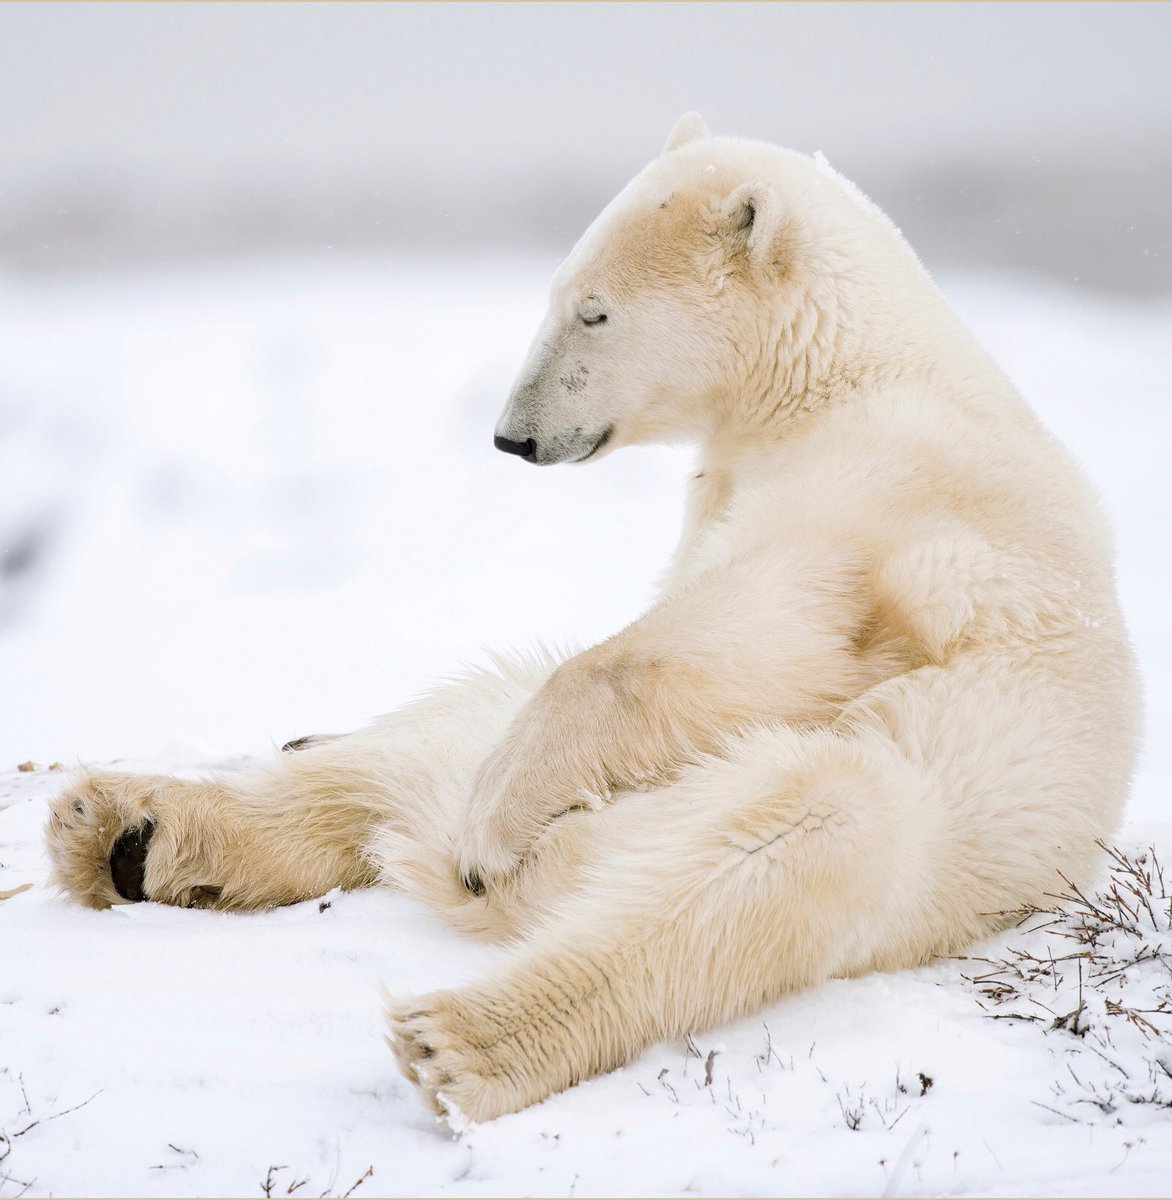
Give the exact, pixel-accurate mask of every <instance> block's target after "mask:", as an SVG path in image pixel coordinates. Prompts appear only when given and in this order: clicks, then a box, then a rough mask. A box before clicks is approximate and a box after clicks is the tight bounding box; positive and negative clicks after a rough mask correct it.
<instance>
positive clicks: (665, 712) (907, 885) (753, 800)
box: [48, 115, 1139, 1120]
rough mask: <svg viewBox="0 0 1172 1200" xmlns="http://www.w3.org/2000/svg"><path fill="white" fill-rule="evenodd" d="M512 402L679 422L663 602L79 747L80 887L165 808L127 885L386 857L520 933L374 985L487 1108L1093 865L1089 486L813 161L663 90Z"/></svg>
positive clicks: (537, 414) (943, 942) (629, 439)
mask: <svg viewBox="0 0 1172 1200" xmlns="http://www.w3.org/2000/svg"><path fill="white" fill-rule="evenodd" d="M602 315H605V321H603V320H600V316H602ZM498 432H499V433H500V434H501V435H502V436H503V437H505V438H507V439H509V440H511V441H513V442H517V443H524V442H525V440H526V439H532V441H533V445H534V452H533V454H534V457H535V458H536V459H537V461H539V462H553V461H566V460H570V459H581V458H584V457H592V456H597V455H600V454H602V453H609V452H610V451H611V450H613V449H614V448H615V447H618V446H623V445H631V444H636V443H640V442H648V441H654V440H663V439H692V440H695V441H697V442H698V443H699V445H700V447H701V455H700V465H699V470H698V471H697V475H696V478H695V480H694V481H693V484H692V489H691V495H690V497H689V503H688V513H687V518H686V521H685V529H684V534H683V537H682V539H681V542H680V546H679V548H678V550H677V553H676V556H675V559H674V562H673V564H672V567H671V570H670V572H669V573H668V575H667V578H666V580H665V582H664V584H663V588H662V592H661V594H660V597H659V599H658V600H657V601H656V603H655V604H654V605H653V606H652V608H651V609H650V610H649V611H648V612H647V613H646V614H645V615H644V616H643V617H641V618H640V619H639V620H637V621H636V622H634V623H633V624H632V625H630V626H629V627H628V628H626V629H624V630H622V631H621V632H619V633H617V634H615V635H614V636H613V637H612V638H610V639H609V640H607V641H606V642H603V643H602V644H601V645H599V646H596V647H594V648H592V649H589V650H587V651H585V652H584V653H582V654H578V655H576V656H573V657H571V658H568V659H567V660H565V661H564V662H561V663H557V662H555V661H553V660H548V661H544V660H543V661H533V662H506V661H503V660H502V661H501V662H500V663H499V664H498V670H496V671H491V672H484V673H480V674H477V675H475V676H473V677H471V678H470V679H468V680H467V681H465V682H463V683H461V684H457V685H452V686H449V687H447V688H444V689H441V690H439V691H437V692H436V693H435V694H434V695H432V696H431V697H429V698H428V699H426V700H424V701H421V702H420V703H419V704H416V705H413V706H411V707H410V708H407V709H404V710H402V711H400V712H398V713H395V714H392V715H391V716H389V717H386V718H384V719H383V720H382V721H381V722H379V723H378V724H376V725H375V726H373V727H372V728H371V729H368V730H365V731H363V732H361V733H359V734H354V735H351V736H349V737H345V738H340V739H336V740H333V741H329V742H324V743H322V744H320V745H315V746H313V747H311V748H310V749H308V750H305V751H303V752H300V753H296V754H290V755H285V756H283V757H282V758H281V759H279V760H278V761H277V762H275V763H273V764H271V765H268V766H265V767H261V768H257V769H254V770H252V771H248V772H245V773H243V774H242V775H239V776H231V777H223V778H218V779H215V780H211V781H207V782H203V783H184V782H180V781H176V780H169V779H162V778H145V777H143V778H140V777H134V776H126V775H112V774H101V775H97V774H93V775H87V776H84V777H83V778H81V779H80V780H79V781H78V782H77V783H76V784H75V785H74V787H73V788H72V789H71V790H70V791H69V792H68V793H67V794H66V795H65V796H63V797H62V798H61V800H60V801H58V803H57V804H56V805H55V807H54V811H53V814H52V818H51V821H50V825H49V830H48V841H49V849H50V853H51V856H52V859H53V863H54V869H55V872H56V878H57V880H58V882H59V883H60V884H61V885H62V886H63V887H64V888H65V889H67V890H68V891H69V892H71V893H72V894H73V895H75V896H76V897H78V898H79V899H80V900H82V901H84V902H86V903H89V904H92V905H95V906H99V907H100V906H104V905H107V904H110V903H116V902H118V901H119V897H118V896H117V894H116V893H115V892H114V890H113V887H112V885H111V882H110V873H109V868H108V866H107V861H108V859H109V855H110V850H111V847H112V846H113V843H114V841H115V839H116V838H117V837H118V836H119V834H120V833H121V832H123V831H124V830H126V829H130V828H135V827H136V826H138V825H141V824H142V822H144V821H145V820H147V819H150V820H153V821H154V822H155V823H156V833H155V836H154V840H153V841H152V843H151V846H150V851H149V854H148V857H147V867H146V878H145V887H146V891H147V892H148V894H149V895H150V896H151V898H152V899H156V900H162V901H165V902H168V903H179V904H193V903H195V904H208V905H211V906H214V907H219V908H226V909H228V908H232V909H247V908H257V907H262V906H266V905H272V904H281V903H287V902H290V901H294V900H298V899H302V898H304V897H306V896H311V895H315V894H319V893H320V892H322V891H324V890H326V889H327V888H330V887H333V886H343V887H357V886H362V885H364V884H368V883H371V882H373V881H375V880H380V881H383V882H386V883H388V884H390V885H392V886H396V887H399V888H401V889H403V890H405V891H407V892H409V893H411V894H413V895H416V896H418V897H419V898H420V899H422V900H423V901H425V902H426V903H428V904H430V905H431V906H433V907H434V908H436V909H437V910H438V911H440V912H441V913H443V914H444V915H446V916H447V917H448V918H449V919H450V920H451V921H452V922H453V923H455V924H456V925H457V926H459V927H461V928H463V929H465V930H468V931H469V932H473V933H476V934H479V935H482V936H486V937H492V938H498V939H513V940H514V942H515V948H514V951H513V952H512V955H511V958H510V962H509V965H508V966H507V967H506V968H504V969H502V970H501V971H499V972H498V973H497V974H496V975H495V976H494V977H493V978H491V979H489V980H486V981H484V982H483V983H481V984H478V985H476V986H469V987H465V988H461V989H458V990H455V991H450V992H441V993H437V994H434V995H430V996H424V997H421V998H418V999H414V1000H410V1001H406V1000H396V1001H391V1002H389V1020H390V1038H389V1040H390V1041H391V1044H392V1048H393V1050H394V1052H395V1054H396V1056H397V1057H398V1059H399V1062H400V1064H401V1066H402V1068H403V1070H404V1071H405V1072H406V1073H407V1075H408V1076H409V1077H410V1078H412V1079H414V1080H415V1081H417V1082H418V1083H419V1085H420V1087H421V1088H422V1089H423V1091H424V1093H425V1094H426V1096H427V1097H428V1098H429V1099H430V1101H431V1103H432V1104H433V1105H434V1106H435V1107H436V1109H437V1110H438V1111H441V1112H456V1111H458V1112H460V1113H462V1114H464V1115H465V1116H467V1117H469V1118H472V1119H475V1120H481V1119H487V1118H491V1117H494V1116H497V1115H499V1114H501V1113H505V1112H509V1111H512V1110H515V1109H517V1108H519V1107H521V1106H523V1105H526V1104H530V1103H533V1102H535V1101H537V1100H540V1099H542V1098H543V1097H545V1096H547V1095H548V1094H549V1093H551V1092H553V1091H556V1090H558V1089H560V1088H564V1087H567V1086H569V1085H571V1084H573V1083H574V1082H575V1081H577V1080H579V1079H582V1078H583V1077H585V1076H587V1075H589V1074H591V1073H593V1072H597V1071H602V1070H606V1069H608V1068H612V1067H615V1066H617V1065H619V1064H621V1063H623V1062H625V1061H627V1060H628V1059H629V1058H630V1057H631V1056H632V1055H633V1054H635V1053H637V1052H638V1051H639V1049H640V1048H641V1047H643V1046H645V1045H647V1044H649V1043H650V1042H652V1041H654V1040H657V1039H660V1038H664V1037H669V1036H673V1035H677V1034H681V1033H683V1032H684V1031H687V1030H691V1029H698V1028H702V1027H703V1026H706V1025H710V1024H712V1023H714V1022H718V1021H722V1020H726V1019H728V1018H730V1017H733V1016H736V1015H738V1014H741V1013H745V1012H748V1011H751V1010H752V1009H753V1008H754V1007H756V1006H759V1005H761V1004H763V1003H766V1002H767V1001H769V1000H771V999H774V998H776V997H778V996H780V995H782V994H783V993H785V992H786V991H788V990H791V989H794V988H798V987H803V986H808V985H810V984H813V983H816V982H818V981H819V980H822V979H825V978H827V977H830V976H835V975H850V974H855V973H858V972H862V971H867V970H873V969H896V968H900V967H906V966H911V965H913V964H916V963H920V962H923V961H924V960H925V959H927V958H929V957H930V956H932V955H935V954H946V953H949V952H952V951H955V950H958V949H960V948H961V947H963V946H964V945H965V944H966V943H968V942H969V941H971V940H972V939H973V938H975V937H978V936H980V935H981V934H983V933H985V932H987V931H989V930H990V929H992V928H994V927H995V926H996V924H997V923H998V920H999V918H998V916H997V914H998V913H999V912H1002V911H1004V910H1006V909H1010V908H1013V907H1016V906H1019V905H1021V904H1023V903H1027V902H1030V901H1037V900H1040V899H1041V897H1042V895H1043V893H1044V892H1046V891H1048V890H1053V888H1054V887H1055V885H1056V883H1057V882H1058V875H1057V872H1059V871H1061V872H1063V873H1064V874H1065V875H1067V876H1068V877H1069V878H1071V879H1073V880H1075V881H1079V882H1084V883H1085V882H1087V881H1088V880H1089V879H1090V877H1091V876H1092V874H1093V872H1094V871H1095V869H1096V866H1097V863H1098V855H1097V852H1096V847H1095V842H1096V839H1099V838H1107V837H1110V836H1111V834H1112V832H1113V830H1114V829H1115V828H1116V824H1117V822H1118V819H1119V816H1120V812H1121V808H1122V804H1123V801H1124V797H1125V793H1126V788H1127V782H1128V778H1129V773H1130V771H1131V767H1132V760H1133V755H1134V746H1135V739H1136V726H1137V709H1138V695H1139V686H1138V682H1137V678H1136V673H1135V670H1134V667H1133V664H1132V658H1131V653H1130V649H1129V646H1128V641H1127V636H1126V632H1125V630H1124V627H1123V623H1122V620H1121V617H1120V613H1119V609H1118V605H1117V601H1116V597H1115V591H1114V584H1113V578H1112V553H1111V546H1110V540H1109V536H1108V533H1107V531H1106V530H1105V528H1104V525H1103V521H1102V517H1101V514H1100V511H1099V509H1098V506H1097V503H1096V499H1095V497H1094V495H1093V494H1092V493H1091V491H1090V489H1089V488H1088V486H1087V484H1086V482H1085V481H1084V480H1083V478H1082V477H1081V475H1080V473H1079V471H1078V470H1077V469H1076V468H1075V466H1074V465H1073V464H1072V463H1071V461H1070V460H1069V459H1068V457H1067V456H1066V454H1065V453H1064V451H1063V450H1062V449H1061V447H1059V446H1058V445H1057V444H1056V443H1055V442H1054V441H1053V440H1052V439H1051V437H1050V436H1049V435H1048V434H1047V433H1046V431H1045V430H1044V429H1042V428H1041V427H1040V426H1039V424H1038V423H1037V421H1036V420H1035V418H1034V417H1033V415H1032V414H1031V412H1030V411H1029V409H1028V408H1027V407H1026V406H1025V404H1024V403H1023V402H1022V400H1021V399H1020V398H1019V396H1018V395H1017V393H1016V392H1015V391H1014V389H1013V387H1012V386H1011V385H1010V383H1009V382H1008V381H1007V380H1006V378H1005V377H1004V376H1003V375H1002V373H1001V372H1000V371H999V370H998V369H997V367H996V366H995V365H994V364H993V363H992V362H990V361H989V360H988V358H987V357H986V356H985V355H984V353H983V352H982V351H981V349H980V348H979V347H978V346H977V345H976V343H975V342H974V341H973V339H972V337H971V336H970V335H969V333H968V332H967V331H966V330H965V329H964V328H963V326H962V325H961V324H960V323H959V321H958V320H957V319H956V317H955V316H954V315H953V314H952V312H951V311H950V309H949V308H948V306H947V304H946V303H945V301H944V299H943V298H942V297H941V295H940V294H939V292H938V291H937V290H936V288H935V287H934V286H933V284H932V283H931V281H930V280H929V278H928V277H927V275H926V274H925V272H924V271H923V269H922V268H921V267H920V265H919V263H918V262H917V260H916V259H915V256H914V255H913V254H912V253H911V251H910V250H909V249H908V248H907V246H906V244H905V243H904V242H903V240H902V239H901V238H900V236H899V235H898V232H897V231H896V230H895V229H894V227H893V226H892V225H891V224H890V223H889V222H888V221H887V219H886V218H885V217H884V216H883V215H882V214H881V213H880V212H878V210H876V209H875V208H874V207H873V206H871V205H870V204H869V203H868V202H866V201H865V199H863V198H862V197H861V196H860V195H859V194H858V193H857V192H856V191H855V190H854V189H853V188H852V187H851V186H850V185H847V184H845V182H844V181H842V180H840V179H839V178H837V177H836V176H834V174H833V173H832V172H831V171H830V170H829V169H828V168H827V167H826V166H825V164H822V163H818V162H814V161H811V160H809V159H807V158H805V157H803V156H801V155H798V154H794V153H792V152H789V151H785V150H780V149H777V148H775V147H772V146H767V145H764V144H761V143H755V142H748V141H740V140H736V139H730V138H713V137H710V136H709V135H708V133H707V131H706V130H705V129H704V127H703V124H702V122H700V121H699V119H698V118H696V117H694V116H692V115H690V116H688V117H687V118H685V119H684V120H683V121H682V122H681V124H680V125H679V126H677V128H676V129H675V130H674V131H673V132H672V135H671V136H670V137H669V139H668V143H667V147H666V149H665V151H664V154H663V155H662V156H661V157H660V158H659V159H657V160H656V161H654V162H653V163H652V164H651V165H650V166H648V167H647V168H646V169H645V170H644V171H643V172H642V173H641V174H640V175H639V176H638V177H637V178H636V179H635V180H634V181H633V182H632V183H631V184H630V185H629V186H628V187H627V188H626V189H625V190H624V191H623V192H622V193H621V194H620V196H619V197H618V198H617V199H616V200H615V201H614V202H613V203H612V204H611V205H610V206H609V207H608V208H607V209H606V210H605V211H604V212H603V214H602V215H601V216H600V217H599V218H598V220H597V221H596V222H595V224H594V225H593V226H591V228H590V229H589V230H588V231H587V233H586V234H585V235H584V236H583V238H582V239H581V241H580V242H579V243H578V245H577V246H576V247H575V249H574V251H573V252H572V253H571V255H570V257H569V258H568V259H567V261H566V263H565V264H564V265H563V266H562V268H561V269H560V270H559V272H558V273H557V275H556V276H555V279H554V285H553V290H552V294H551V300H550V309H549V314H548V316H547V318H546V320H545V322H544V323H543V325H542V327H541V330H540V331H539V334H538V337H537V340H536V342H535V343H534V347H533V350H532V351H531V354H530V357H529V360H528V361H527V363H526V366H525V368H524V369H523V371H522V373H521V377H520V378H519V380H518V383H517V387H516V389H515V391H514V394H513V396H512V398H511V399H510V402H509V405H508V407H507V408H506V410H505V413H504V415H503V416H502V418H501V423H500V425H499V427H498ZM518 469H523V468H520V467H519V468H518ZM465 882H468V883H470V884H472V885H473V887H474V890H476V891H479V892H481V893H482V894H479V895H474V894H472V893H471V892H470V891H469V890H468V888H467V887H466V886H465ZM216 889H219V890H218V891H217V890H216Z"/></svg>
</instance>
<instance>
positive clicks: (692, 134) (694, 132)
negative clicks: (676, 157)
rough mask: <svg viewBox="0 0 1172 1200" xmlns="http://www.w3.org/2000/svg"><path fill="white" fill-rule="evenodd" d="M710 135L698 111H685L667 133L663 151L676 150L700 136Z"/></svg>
mask: <svg viewBox="0 0 1172 1200" xmlns="http://www.w3.org/2000/svg"><path fill="white" fill-rule="evenodd" d="M711 136H712V134H710V133H709V132H708V126H707V125H705V124H704V118H703V117H702V116H701V115H700V114H699V113H696V112H686V113H684V115H683V116H682V117H680V119H679V120H678V121H677V122H676V123H675V125H674V126H673V127H672V131H671V133H669V134H668V135H667V141H666V142H664V144H663V153H664V154H670V153H671V152H672V151H673V150H678V149H679V148H680V147H681V146H686V145H687V144H688V143H689V142H698V141H699V140H700V139H701V138H706V137H711Z"/></svg>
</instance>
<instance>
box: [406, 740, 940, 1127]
mask: <svg viewBox="0 0 1172 1200" xmlns="http://www.w3.org/2000/svg"><path fill="white" fill-rule="evenodd" d="M922 787H923V781H922V779H921V778H920V777H919V776H918V774H917V772H916V771H915V770H914V769H912V768H910V767H909V765H908V764H907V762H906V761H905V760H903V759H902V758H901V757H900V756H899V755H898V754H896V753H894V752H893V747H892V746H891V744H890V742H887V743H886V744H884V741H883V739H881V738H879V737H872V738H868V739H863V738H846V737H841V736H838V735H835V734H832V733H828V732H821V733H815V734H799V733H796V732H794V731H792V730H788V729H780V728H779V729H773V730H764V731H760V732H757V733H754V734H751V735H747V736H746V737H745V738H743V739H739V741H738V743H737V745H736V746H735V748H734V749H733V750H732V752H731V753H730V755H729V757H728V758H726V759H723V760H710V761H707V762H705V763H704V764H702V765H700V766H698V767H697V768H695V769H693V770H689V771H688V772H686V773H685V775H684V776H683V777H682V778H681V779H680V780H679V781H678V782H677V783H675V784H673V785H671V786H670V787H668V788H666V789H664V790H663V791H661V792H659V793H656V794H653V795H648V796H641V795H639V796H632V797H629V798H628V797H623V798H620V799H619V800H618V801H617V802H616V804H615V805H614V806H613V807H612V808H610V809H607V810H606V811H604V812H601V813H598V814H595V815H594V816H593V817H592V818H591V822H590V823H591V824H592V825H593V828H592V829H589V830H588V831H586V830H587V827H586V825H585V824H584V825H583V826H582V829H583V830H584V831H586V832H585V834H584V836H587V837H589V838H590V839H591V841H592V844H593V846H594V851H595V853H597V854H598V856H599V858H598V862H597V866H598V870H597V872H596V873H592V872H589V871H588V872H583V876H582V882H581V885H580V887H579V888H578V889H577V890H576V891H574V892H572V893H571V894H570V895H568V896H567V897H565V898H564V902H563V903H562V905H561V906H560V907H559V909H558V910H557V911H555V913H554V914H553V915H552V916H551V918H550V919H549V921H548V922H547V923H545V924H544V925H543V926H542V927H540V928H539V929H538V930H536V932H535V933H534V936H533V937H532V939H531V940H530V942H529V944H528V945H527V946H526V947H525V949H524V950H523V951H521V952H519V954H518V957H517V958H516V959H515V960H514V962H513V963H512V964H511V965H510V966H509V967H507V968H506V969H505V970H504V971H503V972H501V973H499V974H497V975H496V976H495V977H493V978H490V979H489V980H487V981H485V982H484V983H482V984H474V985H470V986H466V987H462V988H460V989H458V990H454V991H447V992H439V993H435V994H432V995H428V996H423V997H420V998H412V999H404V1000H393V1001H391V1002H390V1005H389V1008H388V1017H389V1021H390V1036H389V1042H390V1044H391V1048H392V1050H393V1051H394V1053H395V1055H396V1057H397V1059H398V1061H399V1064H400V1067H401V1068H402V1069H403V1071H404V1073H405V1074H406V1075H407V1076H408V1078H410V1079H412V1080H414V1081H415V1082H417V1083H418V1084H419V1085H420V1086H421V1088H422V1089H423V1091H424V1092H425V1094H426V1095H427V1096H428V1098H429V1099H430V1101H431V1103H432V1105H433V1107H434V1108H435V1109H436V1111H438V1112H440V1113H444V1112H447V1113H450V1114H451V1115H452V1116H453V1117H457V1118H458V1115H463V1116H464V1117H467V1118H468V1119H471V1120H474V1121H483V1120H490V1119H492V1118H494V1117H498V1116H500V1115H502V1114H504V1113H508V1112H513V1111H515V1110H517V1109H520V1108H523V1107H525V1106H526V1105H528V1104H533V1103H536V1102H537V1101H540V1100H542V1099H543V1098H544V1097H546V1096H548V1095H549V1094H550V1093H552V1092H556V1091H559V1090H561V1089H562V1088H565V1087H568V1086H570V1085H571V1084H573V1083H576V1082H577V1081H579V1080H581V1079H584V1078H587V1077H589V1076H591V1075H594V1074H596V1073H598V1072H600V1071H606V1070H610V1069H613V1068H615V1067H617V1066H620V1065H622V1064H623V1063H625V1062H627V1061H629V1060H630V1058H631V1057H633V1056H634V1055H635V1054H637V1053H638V1052H639V1051H640V1050H641V1049H643V1048H644V1047H646V1046H648V1045H650V1044H651V1043H653V1042H655V1041H657V1040H660V1039H662V1038H665V1037H671V1036H676V1035H682V1034H684V1033H685V1032H687V1031H689V1030H699V1029H703V1028H705V1027H707V1026H710V1025H712V1024H714V1023H716V1022H719V1021H722V1020H726V1019H729V1018H732V1017H735V1016H737V1015H739V1014H742V1013H745V1012H748V1011H751V1010H752V1009H753V1008H755V1007H758V1006H760V1005H761V1004H764V1003H766V1002H767V1001H769V1000H772V999H774V998H775V997H777V996H778V995H780V994H782V993H783V992H785V991H788V990H790V989H793V988H797V987H801V986H804V985H809V984H813V983H816V982H818V981H820V980H822V979H825V978H827V977H828V976H831V975H835V974H847V973H851V972H855V971H859V970H862V969H864V968H865V967H866V966H868V965H869V964H871V963H873V962H874V961H876V959H877V958H879V957H880V956H881V953H882V951H883V950H884V948H885V946H884V939H887V938H890V937H891V931H892V930H893V929H894V928H896V927H900V935H901V937H904V938H906V939H907V944H906V945H905V947H904V948H903V957H904V958H906V959H909V960H910V959H919V958H923V957H925V956H926V955H927V954H928V953H929V952H930V951H931V950H932V949H933V947H932V946H931V944H929V943H928V942H927V941H923V940H916V933H917V928H916V925H915V923H914V922H912V923H911V924H909V925H907V926H904V925H903V923H902V922H901V921H899V920H898V919H896V912H897V911H902V910H903V909H904V908H905V907H906V906H907V904H908V902H909V900H910V901H911V903H913V904H914V902H915V899H916V897H915V896H914V895H910V896H909V894H908V891H909V889H908V885H909V884H911V885H912V890H913V891H914V885H915V880H916V874H915V871H914V866H913V860H914V858H915V856H916V854H917V852H918V847H917V845H916V844H915V839H916V836H917V835H916V833H915V826H914V824H913V823H911V822H909V821H908V819H907V811H908V808H907V804H908V797H909V795H915V793H916V792H917V790H920V789H922ZM628 800H630V801H633V802H634V803H633V804H629V803H628ZM559 823H560V822H555V824H554V827H551V829H552V828H555V827H556V825H557V824H559ZM905 867H906V870H907V873H906V875H905V871H904V868H905ZM592 874H593V879H592V878H591V876H592Z"/></svg>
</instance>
